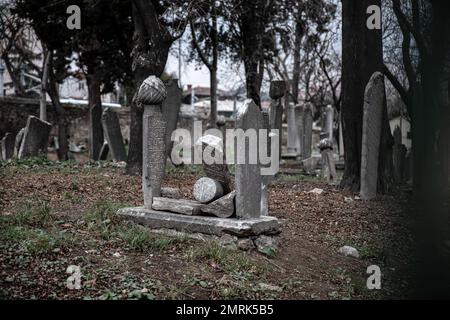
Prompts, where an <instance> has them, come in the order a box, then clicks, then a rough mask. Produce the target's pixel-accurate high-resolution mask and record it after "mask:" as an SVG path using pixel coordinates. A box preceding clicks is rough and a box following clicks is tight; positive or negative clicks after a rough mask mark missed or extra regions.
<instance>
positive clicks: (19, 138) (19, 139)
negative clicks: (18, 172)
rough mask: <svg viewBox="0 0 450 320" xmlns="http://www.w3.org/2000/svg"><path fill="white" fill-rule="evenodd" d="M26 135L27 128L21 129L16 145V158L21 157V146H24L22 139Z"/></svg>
mask: <svg viewBox="0 0 450 320" xmlns="http://www.w3.org/2000/svg"><path fill="white" fill-rule="evenodd" d="M24 133H25V128H22V129H20V130H19V133H17V136H16V141H15V143H14V156H15V157H18V156H19V150H20V145H21V144H22V139H23V134H24Z"/></svg>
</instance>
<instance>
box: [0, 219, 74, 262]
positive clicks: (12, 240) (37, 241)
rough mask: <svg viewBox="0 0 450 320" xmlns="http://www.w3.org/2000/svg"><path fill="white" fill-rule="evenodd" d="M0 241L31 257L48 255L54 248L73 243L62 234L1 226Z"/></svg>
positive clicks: (21, 227)
mask: <svg viewBox="0 0 450 320" xmlns="http://www.w3.org/2000/svg"><path fill="white" fill-rule="evenodd" d="M0 240H1V242H2V243H4V244H10V245H13V246H15V247H16V248H17V251H18V252H25V253H29V254H32V255H37V254H43V253H48V252H50V251H52V250H53V249H55V248H62V247H67V246H69V245H71V244H73V242H74V240H73V239H69V237H67V236H66V235H65V234H64V233H62V232H58V231H47V230H43V229H33V228H29V227H23V226H3V227H2V229H1V230H0Z"/></svg>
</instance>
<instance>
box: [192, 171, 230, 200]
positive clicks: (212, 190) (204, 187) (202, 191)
mask: <svg viewBox="0 0 450 320" xmlns="http://www.w3.org/2000/svg"><path fill="white" fill-rule="evenodd" d="M193 193H194V198H195V200H197V201H198V202H201V203H209V202H211V201H214V200H216V199H218V198H220V197H221V196H223V187H222V185H221V184H220V182H218V181H216V180H214V179H211V178H207V177H203V178H200V179H198V180H197V182H196V183H195V184H194V192H193Z"/></svg>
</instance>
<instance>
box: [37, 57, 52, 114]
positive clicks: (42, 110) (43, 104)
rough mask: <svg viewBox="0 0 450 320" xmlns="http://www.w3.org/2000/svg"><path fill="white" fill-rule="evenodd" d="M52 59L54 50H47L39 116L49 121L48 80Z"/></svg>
mask: <svg viewBox="0 0 450 320" xmlns="http://www.w3.org/2000/svg"><path fill="white" fill-rule="evenodd" d="M50 59H52V52H51V51H50V50H46V51H45V58H44V64H43V66H42V79H41V96H40V105H39V118H40V119H41V120H42V121H47V81H48V68H49V64H50Z"/></svg>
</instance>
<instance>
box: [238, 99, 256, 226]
mask: <svg viewBox="0 0 450 320" xmlns="http://www.w3.org/2000/svg"><path fill="white" fill-rule="evenodd" d="M236 128H237V129H242V130H243V131H244V132H245V131H247V130H248V129H252V130H256V135H258V134H259V130H260V129H263V117H262V114H261V111H260V110H259V107H258V106H257V105H256V104H255V103H254V102H253V100H251V99H247V100H246V101H245V103H244V104H243V105H242V106H241V107H240V108H239V109H238V110H237V119H236ZM250 146H251V147H252V148H251V149H250ZM255 151H256V152H258V142H256V143H254V144H252V145H250V141H249V138H248V137H247V136H246V137H245V143H244V144H240V145H238V146H237V148H236V155H237V157H236V182H235V183H236V216H237V217H238V218H242V219H248V218H257V217H259V216H260V215H261V167H260V165H259V163H258V160H257V161H256V162H257V163H255V164H253V163H250V153H254V152H255ZM256 154H258V153H256ZM243 155H244V156H245V159H244V156H243Z"/></svg>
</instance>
